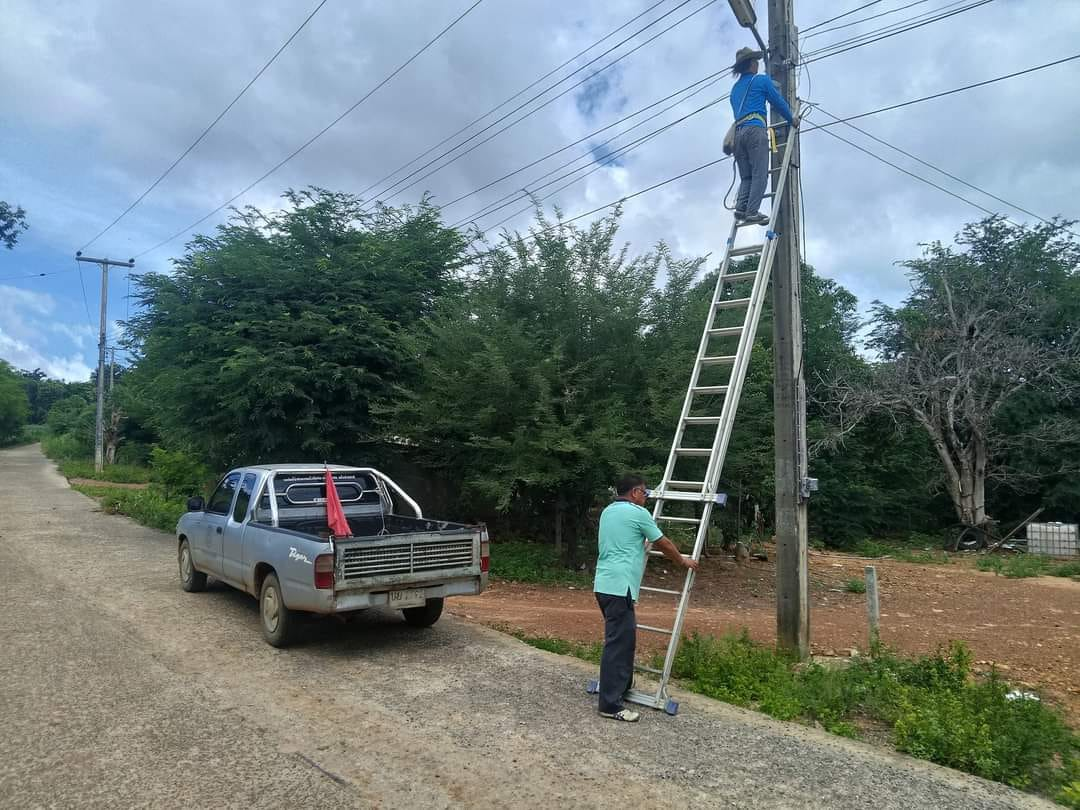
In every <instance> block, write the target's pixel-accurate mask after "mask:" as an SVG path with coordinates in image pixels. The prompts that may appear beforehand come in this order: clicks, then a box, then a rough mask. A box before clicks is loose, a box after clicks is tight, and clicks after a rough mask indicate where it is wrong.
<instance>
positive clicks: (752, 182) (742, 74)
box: [731, 48, 796, 225]
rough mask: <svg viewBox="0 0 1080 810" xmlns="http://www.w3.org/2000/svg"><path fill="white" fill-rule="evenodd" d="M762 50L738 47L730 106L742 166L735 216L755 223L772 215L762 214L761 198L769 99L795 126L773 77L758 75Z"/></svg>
mask: <svg viewBox="0 0 1080 810" xmlns="http://www.w3.org/2000/svg"><path fill="white" fill-rule="evenodd" d="M761 57H762V53H761V51H754V50H751V49H750V48H739V50H738V51H737V52H736V53H735V64H734V66H732V68H731V73H732V75H733V76H738V77H739V78H738V80H737V81H736V82H735V86H734V87H732V88H731V109H732V112H734V113H735V124H734V126H735V144H734V147H735V150H734V156H735V165H736V166H738V167H739V194H738V196H737V197H736V198H735V219H736V220H739V221H744V222H747V223H750V224H753V225H766V224H768V222H769V218H768V217H767V216H766V215H765V214H763V213H761V212H760V211H759V210H758V208H759V207H760V206H761V199H762V197H763V196H764V195H765V184H766V183H767V182H768V180H769V135H768V132H767V130H768V119H767V118H766V117H765V102H766V101H768V102H769V104H771V105H772V106H773V107H775V108H776V110H777V111H778V112H779V113H780V115H782V116H783V117H784V118H785V119H786V120H787V122H788V123H789V124H791V125H792V126H796V123H795V120H794V116H793V115H792V114H791V108H790V107H789V106H788V103H787V102H786V101H784V97H783V96H782V95H780V93H779V91H778V90H777V89H776V86H775V85H774V84H773V82H772V79H770V78H769V77H768V76H759V75H758V63H759V61H760V59H761Z"/></svg>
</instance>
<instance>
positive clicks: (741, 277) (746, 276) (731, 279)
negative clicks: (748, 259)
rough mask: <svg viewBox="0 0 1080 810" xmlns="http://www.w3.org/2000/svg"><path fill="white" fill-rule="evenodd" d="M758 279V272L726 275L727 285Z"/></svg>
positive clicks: (751, 271)
mask: <svg viewBox="0 0 1080 810" xmlns="http://www.w3.org/2000/svg"><path fill="white" fill-rule="evenodd" d="M754 278H757V270H747V271H746V272H745V273H727V274H725V275H724V283H725V284H734V283H735V282H736V281H750V280H751V279H754Z"/></svg>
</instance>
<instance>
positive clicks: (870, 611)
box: [863, 565, 881, 654]
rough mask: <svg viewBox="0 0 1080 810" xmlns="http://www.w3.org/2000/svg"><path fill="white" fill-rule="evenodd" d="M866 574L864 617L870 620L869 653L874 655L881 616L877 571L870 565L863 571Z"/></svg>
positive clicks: (878, 637) (878, 638) (878, 636)
mask: <svg viewBox="0 0 1080 810" xmlns="http://www.w3.org/2000/svg"><path fill="white" fill-rule="evenodd" d="M863 570H864V572H865V574H866V615H867V618H868V619H869V620H870V652H871V654H873V653H874V651H875V650H877V648H878V642H879V641H880V627H879V626H880V623H881V614H880V612H879V610H878V590H877V569H876V568H874V566H872V565H868V566H866V568H865V569H863Z"/></svg>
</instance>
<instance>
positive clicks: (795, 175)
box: [768, 0, 817, 658]
mask: <svg viewBox="0 0 1080 810" xmlns="http://www.w3.org/2000/svg"><path fill="white" fill-rule="evenodd" d="M793 2H794V0H769V58H768V67H769V76H770V77H772V79H773V81H775V82H776V84H777V86H778V87H779V88H780V94H781V95H782V96H783V97H784V99H785V100H786V101H787V102H788V104H789V105H790V106H791V108H792V110H794V109H795V104H796V76H795V66H796V64H797V63H798V58H799V54H798V49H799V44H798V34H797V31H796V29H795V15H794V8H793ZM772 123H773V125H777V124H780V123H783V118H782V117H781V116H779V115H778V114H777V112H776V110H773V111H772ZM788 137H790V138H795V139H796V140H795V141H794V142H793V143H792V146H791V148H792V149H793V150H794V151H793V152H792V156H791V171H789V172H788V177H787V183H786V184H785V187H784V194H783V196H782V197H781V198H780V199H776V198H774V199H773V205H774V206H779V211H780V218H779V220H777V225H776V226H775V228H776V230H777V232H778V233H779V236H778V244H777V247H776V260H775V265H774V267H773V278H772V290H773V313H774V315H773V354H774V363H775V377H774V380H773V411H774V416H773V418H774V423H773V432H774V436H775V441H776V461H775V464H776V555H777V561H776V637H777V641H778V642H779V644H780V645H781V646H782V647H786V648H787V649H789V650H792V651H793V652H796V653H798V655H799V657H800V658H805V657H806V656H807V655H808V654H809V652H810V602H809V597H808V578H807V567H808V558H807V551H806V549H807V542H806V541H807V537H806V520H807V509H806V504H807V500H808V499H809V497H810V492H811V490H812V489H816V487H817V482H816V481H815V480H813V479H811V478H809V477H808V476H807V459H806V384H805V381H804V378H803V346H802V308H801V303H800V295H801V293H800V285H799V276H800V265H801V262H800V256H799V234H798V225H799V221H798V216H797V213H798V210H797V208H796V204H797V201H798V199H799V180H800V177H799V175H800V169H799V161H800V156H799V142H798V130H793V131H791V132H790V133H789V135H788ZM782 158H783V153H782V151H778V152H776V153H774V154H773V160H772V166H773V173H772V189H773V191H775V190H776V182H777V179H778V178H779V176H780V163H781V159H782ZM774 210H776V209H775V208H774Z"/></svg>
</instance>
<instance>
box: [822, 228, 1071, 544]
mask: <svg viewBox="0 0 1080 810" xmlns="http://www.w3.org/2000/svg"><path fill="white" fill-rule="evenodd" d="M956 242H957V244H956V246H955V247H951V246H945V245H942V244H941V243H938V242H935V243H933V244H930V245H927V246H926V248H925V253H924V256H923V258H921V259H918V260H914V261H909V262H905V263H904V266H906V267H907V268H908V269H909V271H910V273H909V276H910V278H911V281H912V292H911V294H910V295H909V296H908V298H907V299H906V300H905V301H904V303H903V304H902V305H901V306H900V307H898V308H893V307H889V306H886V305H885V304H882V303H881V302H879V301H878V302H875V303H874V308H873V318H872V321H871V325H872V330H871V332H870V338H869V340H868V347H869V348H870V349H872V350H874V351H876V352H877V354H878V358H877V361H876V362H875V363H874V364H872V366H871V369H870V373H869V375H868V376H867V377H866V378H864V379H861V380H851V379H847V380H835V381H833V382H832V385H831V386H830V388H831V394H832V396H831V397H830V399H831V401H832V403H833V404H834V405H835V406H836V407H837V408H838V410H839V414H840V417H841V419H842V426H843V429H845V430H846V429H850V428H851V427H853V426H854V425H855V424H857V423H858V422H859V421H860V420H861V419H862V418H864V417H865V416H866V415H868V414H870V413H873V412H882V411H884V412H887V413H889V414H891V415H892V416H893V417H894V418H895V419H897V420H898V421H901V420H903V421H908V420H913V421H914V422H915V423H916V424H917V425H919V426H920V427H921V428H922V429H923V430H925V431H926V434H927V435H928V436H929V438H930V441H931V442H932V444H933V446H934V449H935V451H936V452H937V456H938V458H939V459H940V461H941V465H942V470H943V473H944V481H945V486H946V487H947V489H948V492H949V496H950V498H951V500H952V504H953V507H954V509H955V511H956V516H957V519H958V520H959V521H960V522H961V523H963V524H965V525H968V526H984V525H985V524H986V522H987V520H988V517H987V511H986V492H987V481H988V479H992V478H993V477H995V476H998V477H1001V478H1007V477H1008V476H1009V475H1015V474H1016V471H1015V470H1010V468H1009V465H1008V463H1007V459H1008V458H1009V457H1010V456H1011V455H1014V452H1013V451H1015V450H1016V448H1018V447H1020V446H1022V445H1025V444H1030V443H1038V442H1060V441H1063V440H1065V439H1066V438H1069V437H1072V434H1074V433H1075V430H1074V425H1075V422H1073V421H1070V420H1062V419H1060V418H1058V416H1057V415H1056V413H1055V412H1052V411H1048V412H1046V413H1044V414H1042V415H1038V416H1036V417H1035V418H1034V419H1032V420H1029V421H1028V422H1027V424H1025V425H1023V426H1022V427H1019V428H1018V426H1017V423H1016V420H1013V419H1009V420H1006V419H1002V418H1001V417H1002V414H1003V411H1004V410H1005V409H1006V408H1008V407H1009V406H1010V403H1015V402H1016V401H1017V398H1018V397H1024V396H1032V395H1033V394H1034V393H1035V392H1040V393H1041V395H1042V398H1043V399H1044V400H1045V399H1047V398H1048V399H1049V400H1050V401H1053V402H1060V401H1061V400H1062V399H1064V398H1069V397H1071V396H1072V395H1073V394H1074V392H1075V391H1076V383H1077V379H1078V375H1077V367H1078V362H1077V361H1078V358H1080V341H1078V339H1077V334H1078V330H1080V317H1078V316H1080V308H1078V307H1077V300H1078V293H1080V284H1078V277H1077V274H1076V270H1077V266H1078V264H1080V246H1078V245H1077V243H1076V242H1075V241H1074V240H1073V239H1071V238H1070V236H1069V233H1068V231H1067V230H1065V229H1064V227H1063V225H1062V224H1060V223H1058V224H1053V225H1050V224H1048V225H1040V226H1037V227H1030V228H1025V227H1016V226H1013V225H1010V224H1009V223H1007V222H1005V221H1004V220H1002V219H1001V218H997V217H992V218H990V219H987V220H984V221H982V222H979V223H976V224H973V225H969V226H967V227H966V228H965V229H964V230H963V231H962V232H961V234H960V235H959V236H958V237H957V240H956ZM1059 471H1060V465H1059V466H1057V467H1055V468H1054V469H1053V470H1051V469H1046V470H1044V471H1043V472H1044V473H1047V474H1049V473H1052V472H1059ZM1033 474H1035V475H1037V474H1039V471H1034V472H1033V471H1032V470H1030V469H1028V470H1025V471H1024V475H1027V476H1030V475H1033Z"/></svg>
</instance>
